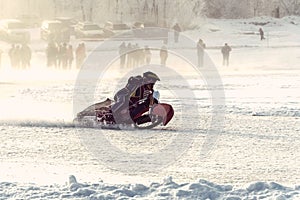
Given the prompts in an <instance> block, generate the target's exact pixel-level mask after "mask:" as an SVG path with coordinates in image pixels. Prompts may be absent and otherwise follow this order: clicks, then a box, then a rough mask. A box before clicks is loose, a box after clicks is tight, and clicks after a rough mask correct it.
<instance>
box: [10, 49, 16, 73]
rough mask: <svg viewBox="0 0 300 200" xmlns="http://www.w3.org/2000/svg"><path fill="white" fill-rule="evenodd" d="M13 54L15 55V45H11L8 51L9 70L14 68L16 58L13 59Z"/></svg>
mask: <svg viewBox="0 0 300 200" xmlns="http://www.w3.org/2000/svg"><path fill="white" fill-rule="evenodd" d="M15 54H16V45H15V44H12V45H11V48H10V49H9V51H8V56H9V59H10V65H11V68H16V57H15Z"/></svg>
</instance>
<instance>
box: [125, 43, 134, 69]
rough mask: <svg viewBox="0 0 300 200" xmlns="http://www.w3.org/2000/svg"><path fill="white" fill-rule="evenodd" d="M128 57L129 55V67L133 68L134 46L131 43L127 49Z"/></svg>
mask: <svg viewBox="0 0 300 200" xmlns="http://www.w3.org/2000/svg"><path fill="white" fill-rule="evenodd" d="M126 52H127V53H126V55H127V67H132V66H133V46H132V45H131V43H128V44H127V47H126Z"/></svg>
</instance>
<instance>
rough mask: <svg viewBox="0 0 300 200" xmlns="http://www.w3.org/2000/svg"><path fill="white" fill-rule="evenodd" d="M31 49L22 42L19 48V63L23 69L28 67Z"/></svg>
mask: <svg viewBox="0 0 300 200" xmlns="http://www.w3.org/2000/svg"><path fill="white" fill-rule="evenodd" d="M31 54H32V53H31V49H30V47H29V46H28V45H27V44H22V46H21V48H20V63H21V64H22V68H23V69H28V68H29V67H30V61H31Z"/></svg>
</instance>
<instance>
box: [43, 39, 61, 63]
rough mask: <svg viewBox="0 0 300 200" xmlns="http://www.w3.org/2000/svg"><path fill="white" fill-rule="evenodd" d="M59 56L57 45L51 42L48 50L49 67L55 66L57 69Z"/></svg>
mask: <svg viewBox="0 0 300 200" xmlns="http://www.w3.org/2000/svg"><path fill="white" fill-rule="evenodd" d="M57 54H58V49H57V46H56V43H54V42H49V43H48V46H47V48H46V57H47V67H53V66H54V67H57V62H56V59H57Z"/></svg>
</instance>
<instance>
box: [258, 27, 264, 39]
mask: <svg viewBox="0 0 300 200" xmlns="http://www.w3.org/2000/svg"><path fill="white" fill-rule="evenodd" d="M258 31H259V35H260V40H264V39H266V38H265V36H264V31H263V30H262V28H259V30H258Z"/></svg>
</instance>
